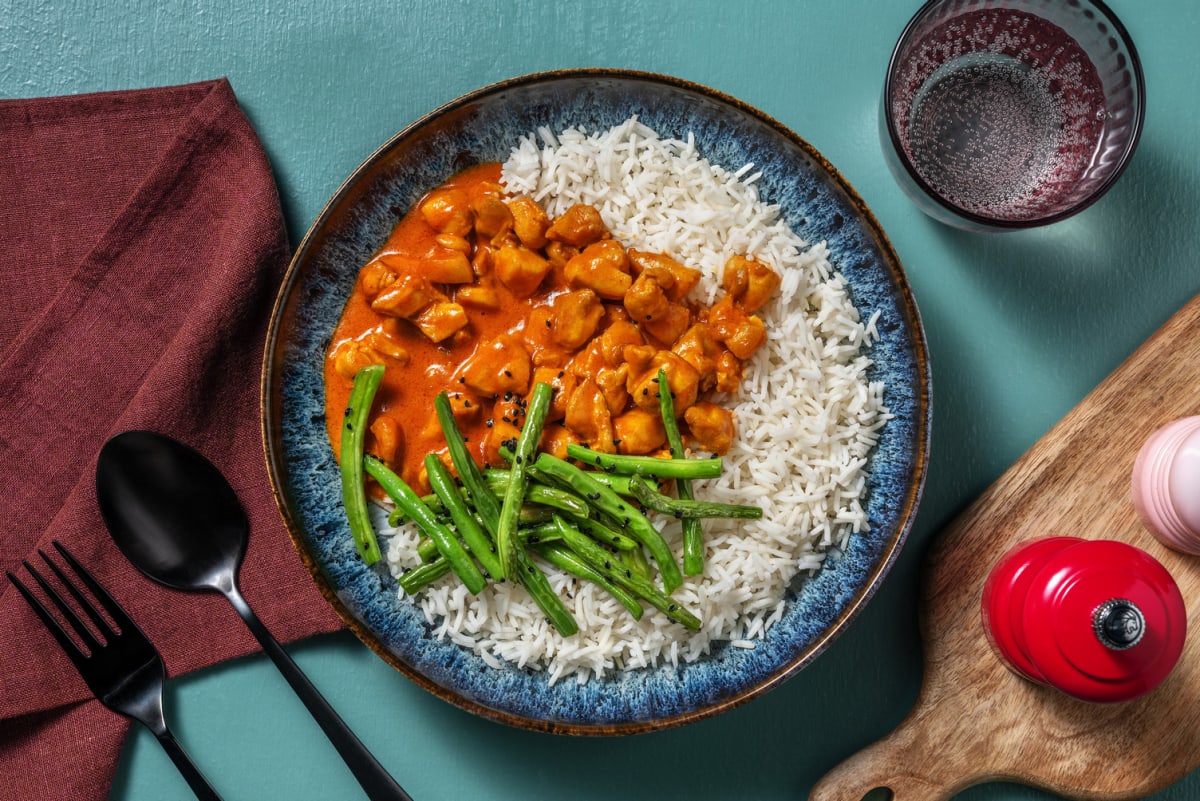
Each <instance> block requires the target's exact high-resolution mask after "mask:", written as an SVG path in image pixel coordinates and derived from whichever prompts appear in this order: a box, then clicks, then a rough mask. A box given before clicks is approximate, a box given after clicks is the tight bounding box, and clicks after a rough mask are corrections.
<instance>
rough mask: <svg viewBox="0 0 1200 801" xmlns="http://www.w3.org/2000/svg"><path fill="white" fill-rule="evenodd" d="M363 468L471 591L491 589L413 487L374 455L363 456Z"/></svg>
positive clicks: (450, 533) (454, 538)
mask: <svg viewBox="0 0 1200 801" xmlns="http://www.w3.org/2000/svg"><path fill="white" fill-rule="evenodd" d="M363 467H364V468H365V469H366V471H367V472H368V473H369V474H371V476H372V477H373V478H374V479H375V480H376V481H378V482H379V485H380V486H381V487H383V490H384V492H386V493H387V494H388V497H390V498H391V499H392V500H393V501H394V502H395V503H396V505H397V506H401V507H403V508H404V513H405V514H406V515H407V516H408V517H410V518H411V519H412V520H413V521H415V522H416V524H417V525H418V526H420V527H421V530H422V531H423V532H425V533H426V534H427V535H429V538H430V539H431V540H433V541H434V543H435V544H437V549H438V552H439V553H441V555H442V556H443V557H444V558H445V559H446V561H447V562H449V563H450V568H451V569H452V570H453V571H454V572H455V573H456V574H457V575H458V577H459V578H461V579H462V581H463V584H465V585H466V587H467V589H468V590H470V591H471V592H472V593H478V592H480V591H482V590H483V588H484V587H486V586H487V579H485V578H484V577H483V574H482V573H480V572H479V568H478V567H476V566H475V563H474V562H472V561H471V557H470V556H469V555H468V554H467V552H466V550H465V549H464V548H463V546H462V544H461V543H460V542H459V541H458V538H457V537H455V536H454V533H453V532H451V531H450V529H448V528H446V527H445V526H444V525H442V523H441V522H440V521H439V520H438V519H437V517H436V516H435V515H434V514H433V512H432V511H430V509H429V507H428V506H426V505H425V504H424V503H422V502H421V498H420V496H418V495H417V493H415V492H413V489H412V487H410V486H408V484H406V483H405V482H404V479H402V478H400V476H398V475H396V474H395V473H393V472H392V471H391V470H390V469H389V468H388V467H387V465H385V464H384V463H383V462H381V461H380V460H379V459H378V458H377V457H375V456H373V455H371V454H367V455H366V456H364V457H363Z"/></svg>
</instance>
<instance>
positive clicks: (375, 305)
mask: <svg viewBox="0 0 1200 801" xmlns="http://www.w3.org/2000/svg"><path fill="white" fill-rule="evenodd" d="M445 300H447V298H446V296H445V295H443V294H442V293H441V292H440V291H439V290H437V289H436V288H435V287H434V286H433V284H432V283H430V282H429V279H428V278H425V277H424V276H423V275H420V274H418V273H416V272H412V271H408V272H403V273H399V274H398V275H396V277H395V279H394V280H393V281H392V282H391V283H390V284H388V285H387V287H386V288H385V289H384V290H383V291H381V292H380V293H379V294H378V295H376V296H375V299H374V300H372V301H371V308H372V309H374V310H375V311H377V312H379V313H380V314H384V315H387V316H389V317H403V318H405V319H408V318H411V317H413V316H414V315H416V314H418V313H419V312H420V311H421V310H422V309H424V308H425V307H426V306H428V305H429V304H431V303H440V302H443V301H445Z"/></svg>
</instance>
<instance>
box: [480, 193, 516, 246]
mask: <svg viewBox="0 0 1200 801" xmlns="http://www.w3.org/2000/svg"><path fill="white" fill-rule="evenodd" d="M471 211H472V212H473V213H474V215H475V233H477V234H479V236H481V237H483V238H484V239H492V238H493V237H496V236H499V235H500V234H502V233H504V232H505V231H508V230H511V229H512V227H513V223H514V218H513V213H512V209H510V208H509V206H508V204H507V203H505V202H504V201H503V200H501V199H500V198H499V197H497V196H496V195H490V194H489V195H483V196H481V197H477V198H475V199H474V200H473V201H471Z"/></svg>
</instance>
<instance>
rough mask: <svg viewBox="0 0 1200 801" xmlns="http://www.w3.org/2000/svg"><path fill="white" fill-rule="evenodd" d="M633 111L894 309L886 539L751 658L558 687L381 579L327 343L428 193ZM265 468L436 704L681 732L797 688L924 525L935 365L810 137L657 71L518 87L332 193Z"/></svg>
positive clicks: (899, 290) (339, 599)
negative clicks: (743, 174)
mask: <svg viewBox="0 0 1200 801" xmlns="http://www.w3.org/2000/svg"><path fill="white" fill-rule="evenodd" d="M633 114H636V115H637V116H638V117H639V118H640V120H641V121H642V122H644V123H646V124H647V125H649V126H650V127H652V128H654V129H656V130H657V131H658V132H659V133H660V134H662V135H664V136H673V137H679V138H683V137H685V136H686V134H687V133H688V132H689V131H691V132H692V133H694V134H695V138H696V143H697V146H698V148H699V150H700V152H701V154H702V155H704V156H705V157H706V158H708V159H709V160H710V161H712V162H715V163H718V164H720V165H722V166H724V167H725V168H726V169H730V170H736V169H737V168H739V167H741V166H742V165H744V164H746V163H747V162H753V163H754V164H755V165H756V167H757V168H758V169H761V170H762V171H763V177H762V179H761V182H760V184H759V187H760V191H761V193H762V197H763V199H764V200H765V201H767V202H771V203H777V204H779V205H780V206H781V207H782V211H783V215H784V217H785V219H786V220H787V222H788V224H789V225H790V226H791V227H792V229H793V230H795V231H796V232H797V233H799V234H800V235H801V236H803V237H804V238H805V239H806V240H808V241H819V240H825V241H826V242H827V243H828V246H829V249H830V251H831V261H832V262H833V264H834V265H835V266H836V267H837V268H838V269H839V270H840V271H841V272H842V273H843V274H844V275H845V277H846V278H847V280H848V281H849V285H850V294H851V297H852V299H853V301H854V302H855V304H856V305H857V306H858V308H860V309H870V310H879V311H880V312H881V316H880V318H879V321H878V329H879V333H880V335H881V341H880V342H879V343H877V344H876V345H874V346H873V348H872V350H871V353H870V356H871V358H872V359H873V360H874V362H875V367H874V375H873V376H872V378H873V379H874V380H882V381H884V382H885V386H886V389H885V403H886V405H887V406H888V407H889V409H890V410H891V412H892V413H893V414H894V415H895V419H893V420H891V421H889V422H888V423H887V424H886V426H885V427H884V429H883V430H882V432H881V435H882V436H881V440H880V443H879V446H878V449H877V450H876V452H875V453H874V455H873V457H872V459H871V462H870V465H869V469H870V471H871V479H870V483H869V495H868V499H867V512H868V515H869V518H870V531H869V533H867V534H865V535H861V536H854V537H852V538H851V544H850V546H849V548H848V550H847V551H846V552H845V553H844V554H841V555H840V556H838V557H837V558H836V559H829V560H827V564H826V566H825V567H824V568H823V569H822V570H821V571H820V572H819V573H817V574H816V575H815V576H813V577H811V578H809V579H807V580H805V581H804V582H803V583H801V584H800V585H799V586H797V587H796V588H795V589H794V590H793V591H792V593H791V595H790V597H789V598H788V604H787V611H786V612H785V614H784V616H783V618H782V620H780V621H779V622H778V623H777V624H776V625H774V626H773V627H772V628H771V629H770V631H769V633H768V634H767V636H766V637H765V638H764V639H763V640H762V641H761V642H759V643H758V645H757V647H756V648H754V649H752V650H746V649H739V648H731V647H720V646H718V647H716V648H715V650H714V651H713V652H712V653H711V655H709V656H708V657H706V658H704V659H703V660H701V661H699V662H696V663H693V664H688V665H686V666H681V667H678V668H674V667H663V668H658V669H648V670H639V671H629V672H626V673H623V674H621V675H618V676H615V677H612V678H608V679H605V680H594V679H593V680H592V681H589V682H588V683H587V684H585V685H583V686H580V685H579V684H577V683H576V682H574V681H561V682H558V683H557V684H555V685H553V686H551V685H550V684H549V683H548V681H547V679H546V676H545V674H544V673H542V672H530V671H526V670H520V669H517V668H506V669H492V668H488V667H486V666H485V665H484V663H483V661H482V660H481V659H480V658H479V657H477V656H476V655H474V654H473V653H471V652H469V651H467V650H464V649H462V648H460V647H459V646H456V645H453V644H451V643H448V642H444V641H441V640H438V639H435V638H433V637H431V636H430V627H429V626H428V625H427V624H426V622H425V621H424V618H423V615H422V614H421V612H420V611H419V610H418V609H417V607H416V606H415V605H413V604H411V603H410V602H408V601H401V600H399V599H398V598H397V597H396V592H395V585H394V582H393V581H392V580H391V579H390V578H389V577H386V576H382V575H381V574H380V573H379V572H377V571H376V570H372V569H368V568H366V567H364V565H363V563H362V562H361V560H360V559H359V558H358V556H357V553H356V551H355V548H354V544H353V542H352V541H351V537H350V533H349V529H348V528H347V525H346V522H345V516H344V511H343V508H342V504H341V495H340V483H339V473H338V468H337V462H336V460H335V458H334V454H333V452H332V449H331V447H330V444H329V440H328V438H327V437H326V433H325V420H324V394H325V393H324V385H323V380H322V363H323V358H324V352H325V347H326V345H327V343H328V341H329V337H330V335H331V333H332V331H333V329H334V327H335V325H336V323H337V321H338V318H339V315H340V313H341V310H342V306H343V304H344V303H345V301H346V298H347V296H348V295H349V293H350V290H351V288H352V286H353V285H354V281H355V277H356V274H357V272H358V268H359V267H360V266H361V265H362V264H364V263H366V261H367V259H368V258H369V257H370V256H371V254H372V253H373V252H374V251H375V250H376V249H377V248H378V247H379V246H380V245H381V244H382V243H383V241H384V239H385V238H386V237H387V235H388V233H389V231H390V230H391V228H392V226H393V225H394V223H395V222H396V220H397V219H398V218H399V217H400V216H401V215H402V214H403V213H404V212H405V211H406V210H407V209H408V208H409V207H410V206H411V205H412V203H413V202H414V201H415V200H417V199H418V198H419V197H420V196H421V195H422V194H423V193H424V192H426V191H427V190H428V189H430V188H431V187H433V186H435V185H437V184H438V183H440V182H442V181H443V180H445V179H446V178H448V177H449V176H450V175H451V174H453V173H455V172H457V171H458V170H461V169H462V168H464V167H466V166H468V165H471V164H475V163H478V162H481V161H503V160H504V159H505V158H507V156H508V154H509V150H510V148H512V146H513V145H514V143H516V141H517V140H518V138H519V137H520V136H521V135H523V134H525V133H527V132H529V131H533V130H535V129H536V128H537V127H538V126H543V125H544V126H548V127H550V128H551V129H553V130H561V129H563V128H566V127H569V126H585V127H586V128H587V129H588V130H597V129H602V128H607V127H611V126H612V125H615V124H617V123H620V122H622V121H623V120H625V119H627V118H628V117H629V116H630V115H633ZM263 420H264V436H265V439H266V449H267V460H268V464H269V469H270V473H271V478H272V481H273V482H274V487H275V492H276V497H277V498H278V501H279V506H280V509H281V510H282V513H283V517H284V519H285V521H286V523H287V526H288V528H289V530H290V532H291V536H292V538H293V540H294V542H295V545H296V549H297V550H298V551H299V553H300V557H301V559H303V561H304V562H305V564H306V565H307V566H308V568H309V569H310V570H311V571H312V574H313V577H314V578H315V580H316V582H317V584H318V586H319V587H320V589H321V591H322V592H323V593H324V595H325V597H326V598H327V599H328V600H329V603H331V604H332V605H333V606H334V608H335V609H336V610H337V612H338V614H340V615H341V617H342V618H343V619H344V620H345V621H346V624H347V625H348V626H349V627H350V628H351V629H352V630H353V631H354V632H355V633H356V634H357V635H358V636H359V637H360V638H361V639H362V640H363V641H364V642H365V643H366V644H367V645H368V646H370V647H371V648H372V649H373V650H374V651H375V652H376V653H378V654H379V655H380V656H381V657H382V658H383V659H384V660H386V661H387V662H388V663H390V664H391V665H393V666H394V667H395V668H396V669H397V670H399V671H400V672H401V673H403V674H405V675H406V676H408V677H409V678H410V679H412V680H413V681H415V682H417V683H418V684H419V685H421V686H422V687H424V688H426V689H427V690H429V691H430V692H432V693H434V694H435V695H437V696H439V697H441V698H444V699H445V700H447V701H449V702H451V703H453V704H456V705H458V706H460V707H462V708H464V709H466V710H469V711H471V712H473V713H476V714H479V715H482V716H484V717H486V718H490V719H493V720H498V721H502V722H504V723H508V724H512V725H515V726H520V727H524V728H529V729H537V730H543V731H554V732H564V733H571V734H625V733H633V732H640V731H646V730H651V729H660V728H666V727H669V726H676V725H680V724H683V723H687V722H691V721H694V720H698V719H700V718H704V717H707V716H710V715H714V714H717V713H719V712H721V711H724V710H726V709H730V708H732V707H734V706H736V705H738V704H740V703H743V702H745V701H747V700H749V699H751V698H754V697H755V696H758V695H760V694H762V693H763V692H765V691H767V690H768V689H770V688H772V687H774V686H777V685H778V684H780V683H781V682H783V681H784V680H786V679H787V678H788V677H790V676H792V675H794V674H795V673H796V672H797V671H799V670H801V669H802V668H803V667H804V666H805V665H807V664H808V663H809V662H811V661H812V660H813V659H814V658H816V656H817V655H818V654H819V653H821V652H822V651H823V650H824V649H825V648H826V647H827V646H828V645H829V643H830V642H831V641H832V640H833V638H834V637H835V636H836V635H837V634H838V633H839V632H841V631H842V630H843V629H844V628H845V627H846V626H847V625H848V624H849V623H850V621H851V619H852V618H853V617H854V616H855V614H856V613H857V612H858V610H859V609H861V608H862V607H863V605H864V604H865V603H866V602H867V601H868V600H869V599H870V597H871V595H872V594H873V592H874V590H875V588H876V587H877V586H878V585H879V583H880V582H881V581H882V580H883V578H884V576H885V574H886V573H887V571H888V569H889V568H890V566H891V564H892V562H893V561H894V559H895V558H896V555H897V554H898V553H899V550H900V547H901V545H902V544H903V542H904V539H905V537H906V535H907V533H908V530H909V528H910V526H911V523H912V520H913V517H914V515H915V513H916V508H917V503H918V501H919V498H920V495H921V490H922V487H923V485H924V478H925V471H926V457H927V452H928V447H929V422H930V406H929V370H928V356H927V352H926V345H925V339H924V332H923V330H922V328H921V323H920V318H919V316H918V313H917V308H916V305H915V303H914V302H913V298H912V295H911V292H910V290H909V286H908V283H907V281H906V279H905V276H904V273H903V271H902V269H901V267H900V264H899V262H898V260H897V258H896V254H895V253H894V252H893V251H892V248H891V245H890V244H889V242H888V240H887V238H886V237H885V236H884V234H883V231H882V230H880V227H879V224H878V223H877V222H876V220H875V218H874V217H873V216H872V215H871V213H870V211H869V210H868V209H867V207H866V205H865V204H864V203H863V201H862V200H861V199H860V198H859V197H858V195H857V194H855V192H854V190H853V189H851V188H850V186H849V185H848V184H847V183H846V181H845V180H844V179H843V178H842V177H841V175H839V174H838V173H837V171H836V170H835V169H834V168H833V167H832V166H831V165H830V164H829V163H828V162H826V161H825V159H823V158H822V157H821V155H820V154H819V153H817V152H816V150H814V149H813V148H812V147H811V146H810V145H809V144H808V143H807V142H805V141H804V140H802V139H801V138H800V137H798V136H796V134H794V133H792V132H791V131H789V130H788V129H787V128H785V127H784V126H782V125H780V124H779V123H778V122H776V121H774V120H772V119H771V118H769V117H767V116H766V115H764V114H762V113H761V112H759V111H757V110H755V109H753V108H750V107H749V106H747V105H745V104H744V103H741V102H739V101H737V100H735V99H733V98H730V97H727V96H724V95H722V94H720V93H717V92H714V91H712V90H711V89H707V88H705V87H702V86H697V85H695V84H690V83H687V82H685V81H681V80H677V79H673V78H666V77H662V76H658V75H651V74H646V73H636V72H625V71H612V70H581V71H568V72H553V73H544V74H537V75H531V76H526V77H522V78H516V79H514V80H510V81H505V82H504V83H500V84H496V85H494V86H489V87H486V88H484V89H481V90H479V91H477V92H474V93H472V94H469V95H467V96H465V97H462V98H460V99H458V100H455V101H454V102H452V103H450V104H448V105H446V106H443V107H442V108H440V109H437V110H436V111H434V112H432V113H431V114H429V115H428V116H426V117H424V118H423V119H421V120H418V121H417V122H416V123H414V124H412V125H410V126H409V127H407V128H405V129H404V130H403V131H401V132H400V133H398V134H397V135H396V136H395V137H393V138H392V139H391V140H390V141H388V142H387V143H386V144H384V145H383V147H381V148H380V149H379V150H377V151H376V152H375V153H374V154H372V155H371V156H370V157H369V158H368V159H367V160H366V161H365V162H364V163H363V164H362V166H360V167H359V168H358V169H357V170H356V171H355V172H354V174H353V175H351V176H350V177H349V179H348V180H347V181H346V182H345V183H344V184H343V185H342V187H341V188H340V189H338V191H337V192H336V193H335V194H334V196H333V198H332V199H331V200H330V201H329V203H328V205H327V206H326V207H325V209H324V210H323V211H322V212H321V214H320V216H319V217H318V218H317V220H316V222H315V223H313V226H312V228H311V229H310V230H309V231H308V233H307V234H306V235H305V237H304V240H303V241H302V242H301V244H300V247H299V249H298V251H297V252H296V255H295V258H294V259H293V261H292V264H291V267H290V268H289V270H288V273H287V277H286V279H285V281H284V285H283V287H282V290H281V292H280V295H279V298H278V302H277V304H276V308H275V311H274V315H273V319H272V322H271V329H270V333H269V339H268V343H267V353H266V365H265V368H264V375H263Z"/></svg>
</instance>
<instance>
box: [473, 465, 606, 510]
mask: <svg viewBox="0 0 1200 801" xmlns="http://www.w3.org/2000/svg"><path fill="white" fill-rule="evenodd" d="M510 475H511V473H510V472H509V471H508V470H485V471H484V473H483V477H484V479H485V480H486V481H487V483H488V486H489V487H490V488H491V489H492V490H493V491H494V492H499V493H503V492H505V491H506V490H507V489H508V482H509V476H510ZM501 497H503V496H501ZM525 500H526V501H528V502H529V503H537V504H541V505H542V506H549V507H551V508H552V509H558V510H560V511H563V512H569V513H571V514H573V515H581V516H583V517H586V516H587V513H588V507H587V502H586V501H584V500H583V498H580V497H579V496H578V495H576V494H574V493H572V492H567V491H566V490H562V489H559V488H558V487H550V486H547V485H545V484H538V483H536V482H530V483H529V486H528V488H527V489H526V490H525Z"/></svg>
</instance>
